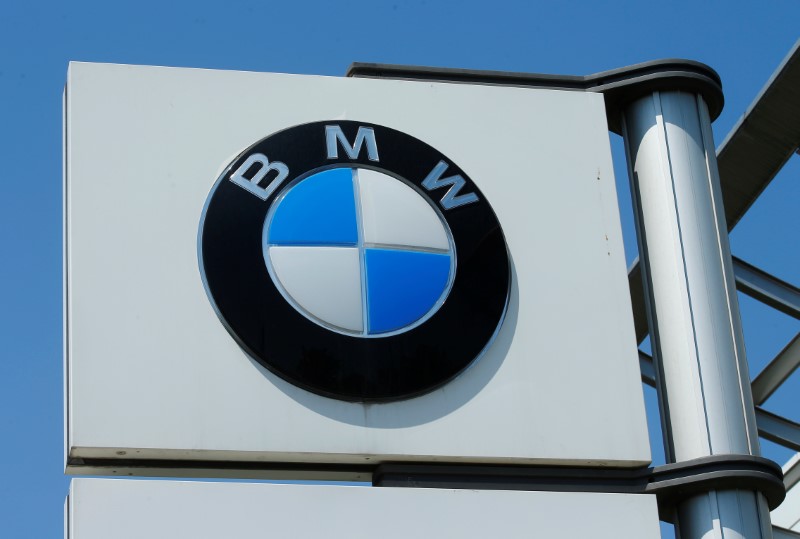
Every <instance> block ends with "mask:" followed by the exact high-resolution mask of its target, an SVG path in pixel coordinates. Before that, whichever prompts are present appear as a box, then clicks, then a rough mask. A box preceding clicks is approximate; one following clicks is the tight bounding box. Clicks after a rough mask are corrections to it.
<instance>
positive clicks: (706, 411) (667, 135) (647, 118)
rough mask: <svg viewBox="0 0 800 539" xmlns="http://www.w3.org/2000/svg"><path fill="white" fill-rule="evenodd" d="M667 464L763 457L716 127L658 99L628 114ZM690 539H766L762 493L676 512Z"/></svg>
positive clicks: (681, 95) (700, 113)
mask: <svg viewBox="0 0 800 539" xmlns="http://www.w3.org/2000/svg"><path fill="white" fill-rule="evenodd" d="M623 136H624V138H625V144H626V151H627V156H628V166H629V172H630V178H631V189H632V193H633V199H634V200H633V202H634V208H635V211H636V214H637V215H636V220H637V231H638V236H639V250H640V256H641V259H642V262H643V270H644V273H643V275H644V279H645V289H646V292H647V294H646V297H647V301H648V305H647V310H648V318H649V323H650V328H651V343H652V347H653V356H654V361H655V366H656V380H657V389H658V394H659V400H660V407H661V419H662V423H663V427H664V436H665V442H666V444H665V445H666V453H667V459H668V460H669V461H671V462H682V461H686V460H690V459H694V458H700V457H706V456H711V455H726V454H734V455H754V456H759V454H760V449H759V443H758V432H757V428H756V421H755V412H754V407H753V397H752V394H751V390H750V377H749V375H748V371H747V361H746V358H745V352H744V343H743V338H742V329H741V321H740V317H739V305H738V301H737V297H736V288H735V281H734V276H733V266H732V263H731V254H730V247H729V244H728V234H727V227H726V225H725V216H724V211H723V208H722V195H721V190H720V183H719V174H718V172H717V163H716V155H715V151H714V141H713V136H712V133H711V121H710V118H709V113H708V108H707V106H706V103H705V101H704V100H703V98H702V97H701V96H699V95H697V94H694V93H687V92H679V91H661V92H653V93H652V94H649V95H646V96H645V97H641V98H639V99H637V100H635V101H632V102H631V103H630V104H628V105H627V106H626V107H625V108H624V110H623ZM676 528H677V531H678V536H679V537H681V538H682V539H695V538H697V539H699V538H701V537H702V538H704V539H708V538H712V537H714V538H720V539H722V538H725V539H730V538H733V537H735V538H739V537H741V538H747V539H750V538H770V537H772V531H771V526H770V520H769V512H768V509H767V504H766V501H765V499H764V497H763V495H761V494H759V493H757V492H754V491H751V490H716V491H711V492H707V493H704V494H700V495H695V496H693V497H690V498H688V499H686V500H685V501H683V502H682V503H681V504H679V506H678V509H677V514H676Z"/></svg>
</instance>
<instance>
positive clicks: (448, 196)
mask: <svg viewBox="0 0 800 539" xmlns="http://www.w3.org/2000/svg"><path fill="white" fill-rule="evenodd" d="M446 170H447V163H445V162H444V161H439V163H437V165H436V166H435V167H433V170H431V172H430V174H428V177H427V178H425V179H424V180H423V182H422V186H423V187H425V189H427V190H428V191H433V190H434V189H438V188H440V187H447V186H448V185H450V186H451V187H450V189H448V190H447V192H446V193H445V194H444V196H443V197H442V200H441V201H440V202H439V203H440V204H441V205H442V207H443V208H444V209H446V210H450V209H452V208H457V207H459V206H463V205H464V204H470V203H472V202H477V201H478V195H476V194H475V193H464V194H463V195H459V194H458V193H459V192H460V191H461V189H463V188H464V186H465V185H466V184H467V182H466V181H465V180H464V178H462V177H461V175H459V174H456V175H455V176H450V177H449V178H442V174H444V173H445V171H446Z"/></svg>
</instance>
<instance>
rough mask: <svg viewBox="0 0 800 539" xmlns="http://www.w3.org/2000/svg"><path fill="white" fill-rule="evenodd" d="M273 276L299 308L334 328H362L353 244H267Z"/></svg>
mask: <svg viewBox="0 0 800 539" xmlns="http://www.w3.org/2000/svg"><path fill="white" fill-rule="evenodd" d="M269 258H270V262H271V264H272V270H273V271H274V272H275V277H277V280H278V281H280V284H281V285H282V286H283V288H284V290H285V291H286V293H287V294H288V295H289V296H290V297H291V298H292V300H293V301H294V303H295V304H296V305H298V306H299V307H300V308H301V310H303V311H306V312H307V313H309V314H311V315H312V316H313V317H315V318H317V319H319V320H322V321H324V322H326V323H328V324H332V325H334V326H336V327H338V328H341V329H345V330H349V331H356V332H360V331H363V329H364V322H363V316H362V306H361V265H360V262H359V253H358V249H357V248H355V247H278V246H272V247H269Z"/></svg>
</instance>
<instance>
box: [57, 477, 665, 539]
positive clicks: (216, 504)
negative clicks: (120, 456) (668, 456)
mask: <svg viewBox="0 0 800 539" xmlns="http://www.w3.org/2000/svg"><path fill="white" fill-rule="evenodd" d="M576 515H580V518H575V516H576ZM66 528H67V533H66V537H67V539H106V538H108V537H114V538H115V539H128V538H130V539H139V538H141V537H149V538H151V539H161V538H164V539H172V538H173V537H194V538H196V539H204V538H209V539H211V538H214V539H217V538H219V537H236V538H238V539H250V538H253V539H255V538H259V539H261V538H263V537H296V538H298V539H299V538H312V537H313V538H316V537H333V538H337V537H347V538H348V539H360V538H364V539H368V538H372V537H376V536H379V537H385V538H387V539H389V538H405V537H410V536H417V537H463V538H465V539H468V538H473V537H474V538H479V537H480V538H482V537H508V538H516V537H519V538H522V537H530V536H531V533H532V530H536V532H535V533H536V535H537V536H538V535H543V536H546V537H597V538H605V537H608V538H614V539H618V538H636V539H640V538H653V539H656V538H658V537H660V534H659V527H658V509H657V507H656V499H655V496H652V495H645V494H606V493H591V494H590V493H579V492H524V491H496V490H494V491H492V490H449V489H416V488H370V487H346V486H320V485H270V484H265V483H249V484H248V483H201V482H177V481H137V480H125V479H74V480H73V481H72V487H71V489H70V494H69V498H68V501H67V526H66Z"/></svg>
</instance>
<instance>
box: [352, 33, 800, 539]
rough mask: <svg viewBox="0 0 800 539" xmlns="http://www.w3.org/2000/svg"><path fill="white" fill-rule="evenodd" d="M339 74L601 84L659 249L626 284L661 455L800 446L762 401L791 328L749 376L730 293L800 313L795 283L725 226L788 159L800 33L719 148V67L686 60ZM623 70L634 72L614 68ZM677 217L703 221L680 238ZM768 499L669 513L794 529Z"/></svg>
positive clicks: (792, 347)
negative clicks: (582, 68)
mask: <svg viewBox="0 0 800 539" xmlns="http://www.w3.org/2000/svg"><path fill="white" fill-rule="evenodd" d="M659 70H660V74H659ZM623 72H624V73H623ZM348 74H349V75H350V76H365V77H388V78H399V79H414V80H420V79H422V80H438V81H442V80H444V81H448V82H456V83H472V84H492V85H511V86H525V87H530V86H533V87H549V88H554V87H555V88H562V89H569V90H582V91H599V92H602V93H604V95H605V97H606V105H607V108H608V109H609V110H608V113H609V129H610V130H612V131H614V132H616V133H620V131H621V130H622V128H623V125H624V126H625V130H626V131H627V133H626V143H627V146H628V152H629V159H630V161H631V163H630V165H631V171H632V173H635V175H632V182H633V183H634V185H635V187H636V189H635V193H636V194H635V195H634V196H635V198H636V200H635V204H634V206H638V208H639V210H640V214H639V216H638V217H639V220H640V225H644V227H645V229H646V234H647V243H648V246H647V248H641V244H640V252H641V253H644V257H645V259H647V257H648V256H653V257H655V258H658V262H656V264H664V263H666V265H665V266H663V267H661V268H660V270H657V271H660V272H661V273H660V275H659V276H658V277H657V278H656V279H655V280H656V281H658V282H657V283H654V282H653V281H654V279H653V275H652V272H647V271H645V272H644V273H645V275H646V276H647V278H645V279H643V272H642V265H641V264H639V261H636V262H635V263H634V265H633V266H632V267H631V269H630V271H629V284H630V288H631V296H632V298H631V299H632V303H633V310H634V318H635V322H636V333H637V338H638V340H639V341H640V342H641V341H642V340H644V338H645V337H646V336H647V335H648V333H649V332H650V330H651V328H653V327H657V330H656V333H657V334H656V335H654V339H653V341H654V349H655V350H656V355H657V361H656V364H658V369H656V368H655V367H654V364H653V362H652V359H651V358H650V357H649V356H648V355H647V354H645V353H644V352H640V367H641V371H642V380H643V381H644V382H645V383H648V384H650V385H654V386H659V387H660V393H661V403H662V409H661V413H662V419H663V422H664V424H665V426H666V429H665V433H666V437H667V439H668V440H667V446H668V448H667V453H668V458H670V459H672V460H673V461H676V460H678V461H679V460H684V459H693V458H697V457H698V456H702V455H715V454H744V455H748V454H749V455H758V454H759V449H758V439H757V437H758V435H760V436H762V437H763V438H765V439H767V440H770V441H773V442H776V443H779V444H781V445H783V446H785V447H787V448H791V449H794V450H798V451H800V424H798V423H796V422H794V421H793V420H792V419H789V418H785V417H781V416H779V415H777V414H774V413H772V412H769V411H767V410H765V409H763V408H762V407H761V406H760V405H761V404H763V403H764V401H766V399H767V398H768V397H769V396H770V395H771V394H772V393H773V392H774V391H775V390H776V389H777V388H778V387H779V386H780V385H781V384H782V383H783V382H784V381H785V380H786V379H787V378H788V377H789V376H790V375H791V374H792V373H793V372H794V371H795V370H796V368H797V366H798V364H800V344H798V343H799V342H800V336H795V337H794V339H792V341H791V342H790V343H788V344H787V345H786V346H785V348H784V349H783V350H782V351H781V352H780V353H779V354H778V355H777V356H776V357H775V359H773V360H772V361H771V362H770V363H769V365H767V367H766V368H764V369H763V371H762V372H761V373H759V374H758V376H756V377H755V379H754V380H753V382H752V388H751V386H750V383H749V381H750V380H749V376H748V372H747V371H748V366H747V361H746V359H745V357H744V349H743V343H742V333H741V327H740V324H741V322H740V320H739V314H738V305H737V300H736V290H738V291H740V292H742V293H745V294H747V295H749V296H751V297H753V298H755V299H757V300H759V301H761V302H763V303H765V304H766V305H769V306H771V307H773V308H775V309H777V310H779V311H781V312H783V313H785V314H787V315H789V316H792V317H794V318H796V319H800V290H799V289H798V288H797V287H796V286H794V285H792V284H789V283H786V282H783V281H781V280H780V279H777V278H775V277H773V276H771V275H769V274H767V273H766V272H764V271H762V270H760V269H758V268H756V267H755V266H752V265H750V264H748V263H746V262H744V261H742V260H739V259H737V258H735V257H731V254H730V250H729V247H728V240H727V232H728V231H729V230H730V229H732V228H733V226H735V225H736V223H737V222H738V221H739V220H740V219H741V218H742V216H743V215H744V214H745V213H746V212H747V210H748V209H749V208H750V207H751V206H752V204H753V203H754V202H755V200H756V199H757V198H758V196H759V195H760V194H761V193H762V192H763V190H764V189H765V188H766V187H767V185H769V183H770V182H771V181H772V179H773V178H774V177H775V175H776V174H777V173H778V172H779V171H780V169H781V167H782V166H783V165H784V164H785V163H786V161H787V160H788V159H789V158H790V157H791V156H792V155H793V154H794V153H795V152H798V153H800V41H798V42H797V43H796V44H795V46H794V47H793V48H792V50H791V51H790V53H789V54H788V56H787V57H786V59H785V60H784V61H783V62H782V64H781V65H780V66H779V67H778V69H777V70H776V72H775V74H774V75H773V76H772V78H771V79H770V80H769V81H768V83H767V84H766V86H765V88H764V89H763V90H762V91H761V92H760V94H759V95H758V97H757V98H756V99H755V101H754V102H753V104H752V105H751V106H750V107H749V109H748V110H747V112H746V113H745V115H744V116H743V117H742V118H741V120H740V121H739V122H738V123H737V125H736V126H735V127H734V129H733V130H732V132H731V133H730V134H729V135H728V137H727V138H726V139H725V140H724V142H723V143H722V144H721V146H720V148H719V150H718V151H717V152H716V154H717V155H716V156H715V152H714V151H713V149H714V146H713V140H712V137H711V130H710V122H711V121H712V120H713V119H714V118H715V117H716V116H717V115H718V113H719V110H720V109H721V93H720V94H719V95H717V96H715V95H714V94H715V93H716V90H719V87H718V86H716V85H717V84H718V82H719V80H718V79H715V78H714V77H715V74H713V72H710V73H709V72H708V71H706V72H704V71H703V69H701V68H698V67H697V65H696V64H694V63H685V64H682V63H681V62H680V61H662V62H650V63H648V64H641V65H639V66H632V67H630V68H624V69H622V70H615V71H611V72H605V73H600V74H597V75H590V76H587V77H558V76H550V75H537V74H522V73H497V72H477V71H464V70H453V69H434V68H414V67H404V66H381V65H375V64H354V65H353V66H352V67H351V68H350V71H349V73H348ZM621 74H622V75H623V77H622V78H624V76H625V75H627V76H628V77H629V79H628V82H629V83H630V84H628V85H626V84H625V82H621V81H620V75H621ZM670 78H671V81H669V82H667V80H668V79H670ZM670 82H671V84H672V86H671V87H670ZM621 117H622V118H624V123H623V122H620V118H621ZM667 124H669V125H668V126H667ZM651 128H655V129H651ZM674 142H678V144H673V143H674ZM640 152H651V157H652V159H649V165H651V167H650V170H646V169H647V167H646V166H645V167H641V169H637V166H636V158H637V156H638V155H639V153H640ZM643 185H644V187H643ZM659 191H660V192H659ZM637 203H638V204H637ZM659 205H660V206H659ZM723 206H724V210H723ZM648 220H649V224H645V223H647V222H648ZM664 221H666V222H664ZM682 227H691V228H692V232H693V233H698V232H699V234H698V235H697V236H696V237H695V238H694V239H691V238H687V237H686V236H683V235H682V230H681V229H682ZM641 232H642V230H641V227H640V234H641ZM658 235H660V236H661V237H660V239H655V240H654V237H655V236H658ZM703 241H705V242H706V243H705V244H704V243H702V242H703ZM640 242H641V238H640ZM651 242H652V243H651ZM654 250H655V251H656V252H655V253H654ZM646 262H647V260H646ZM645 283H647V285H649V286H647V288H649V289H650V292H651V293H650V297H649V298H648V297H647V295H646V294H645V289H646V286H645ZM648 305H649V310H650V317H651V321H654V322H655V323H656V324H659V323H661V324H662V325H658V326H655V325H654V324H649V323H648V320H647V319H648V316H647V315H648ZM665 318H666V319H667V320H666V321H665V320H663V319H665ZM667 334H668V335H667ZM659 356H660V357H659ZM687 359H688V360H689V361H687ZM681 378H683V379H681ZM676 416H681V418H682V419H681V420H677V419H676ZM799 463H800V459H797V458H796V459H794V460H793V461H792V462H790V463H789V464H788V465H787V468H785V469H784V476H785V480H784V484H785V487H786V488H787V489H790V488H791V487H792V486H794V485H795V484H796V483H797V482H798V481H799V480H800V464H799ZM766 511H767V508H766V504H765V503H764V498H763V496H762V495H761V494H760V493H758V492H754V491H748V489H747V488H743V490H738V491H736V490H727V491H726V490H725V489H722V490H720V491H719V492H714V490H709V491H708V492H706V493H703V494H702V495H700V496H695V495H692V496H687V499H686V500H685V501H684V503H683V504H680V505H679V509H678V511H677V520H678V523H679V530H680V534H681V537H701V536H703V537H705V536H707V535H705V534H707V533H708V532H709V531H712V530H713V533H714V535H713V536H715V537H716V536H721V535H722V533H723V532H722V530H723V529H726V536H727V532H729V531H730V532H734V534H738V535H737V536H742V537H769V536H771V535H772V536H774V537H794V536H796V535H797V534H795V533H794V532H792V531H788V530H784V529H780V528H775V529H774V530H770V528H769V526H768V524H769V517H768V515H767V513H766Z"/></svg>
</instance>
